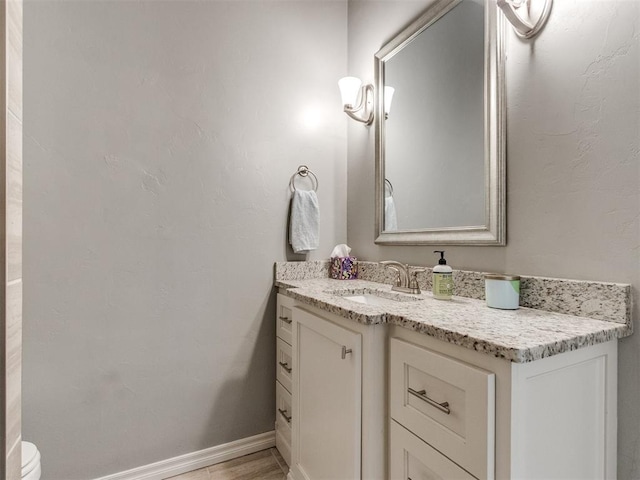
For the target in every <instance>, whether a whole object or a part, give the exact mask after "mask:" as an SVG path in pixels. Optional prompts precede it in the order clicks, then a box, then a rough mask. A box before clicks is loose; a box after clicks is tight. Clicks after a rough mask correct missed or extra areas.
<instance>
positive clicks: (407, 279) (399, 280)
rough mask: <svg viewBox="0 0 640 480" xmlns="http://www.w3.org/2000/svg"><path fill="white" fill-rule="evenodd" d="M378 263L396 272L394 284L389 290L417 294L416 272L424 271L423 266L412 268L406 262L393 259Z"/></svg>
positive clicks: (418, 288) (418, 289) (418, 291)
mask: <svg viewBox="0 0 640 480" xmlns="http://www.w3.org/2000/svg"><path fill="white" fill-rule="evenodd" d="M380 265H384V266H385V267H387V268H390V269H391V270H393V271H395V272H396V284H395V285H394V286H393V287H391V290H395V291H396V292H403V293H413V294H419V293H420V287H419V286H418V276H417V275H418V272H424V271H425V269H424V268H412V267H410V266H409V265H407V264H406V263H400V262H396V261H395V260H383V261H382V262H380Z"/></svg>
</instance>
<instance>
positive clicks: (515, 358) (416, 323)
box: [276, 278, 632, 363]
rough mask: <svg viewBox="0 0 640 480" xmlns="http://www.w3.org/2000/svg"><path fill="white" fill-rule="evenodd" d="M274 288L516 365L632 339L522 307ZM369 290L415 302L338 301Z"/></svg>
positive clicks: (314, 285)
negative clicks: (380, 294)
mask: <svg viewBox="0 0 640 480" xmlns="http://www.w3.org/2000/svg"><path fill="white" fill-rule="evenodd" d="M276 286H277V287H280V288H281V289H282V291H283V293H284V294H285V295H287V296H289V297H292V298H294V299H296V300H298V301H300V302H301V303H304V304H307V305H311V306H314V307H317V308H319V309H321V310H325V311H327V312H330V313H334V314H336V315H339V316H341V317H344V318H347V319H350V320H353V321H356V322H360V323H363V324H382V323H387V324H393V325H399V326H402V327H404V328H408V329H411V330H414V331H416V332H420V333H423V334H425V335H429V336H431V337H434V338H437V339H439V340H443V341H446V342H449V343H453V344H455V345H460V346H462V347H466V348H469V349H472V350H476V351H478V352H482V353H486V354H488V355H493V356H495V357H499V358H504V359H506V360H509V361H512V362H516V363H524V362H531V361H534V360H539V359H541V358H545V357H549V356H552V355H556V354H559V353H563V352H567V351H571V350H576V349H578V348H581V347H586V346H590V345H595V344H597V343H603V342H606V341H609V340H613V339H617V338H622V337H625V336H628V335H630V334H631V333H632V329H631V327H630V325H626V324H621V323H616V322H610V321H604V320H596V319H592V318H587V317H583V316H574V315H567V314H563V313H554V312H547V311H543V310H536V309H532V308H524V307H520V309H518V310H498V309H493V308H489V307H487V306H486V303H485V302H484V301H483V300H476V299H472V298H466V297H455V296H454V297H453V299H452V300H450V301H446V300H437V299H435V298H433V296H432V294H431V293H430V292H423V293H421V294H420V295H408V294H402V293H396V292H392V290H391V286H390V285H388V284H384V283H377V282H371V281H367V280H347V281H342V280H332V279H330V278H314V279H306V280H277V281H276ZM370 290H376V291H378V292H383V293H382V295H385V296H394V297H397V298H398V299H404V300H408V299H407V297H409V298H411V301H388V302H384V304H383V305H368V304H362V303H357V302H354V301H353V300H348V299H345V298H342V297H341V296H340V294H349V293H353V294H362V293H367V291H370ZM336 291H339V294H336V293H335V292H336Z"/></svg>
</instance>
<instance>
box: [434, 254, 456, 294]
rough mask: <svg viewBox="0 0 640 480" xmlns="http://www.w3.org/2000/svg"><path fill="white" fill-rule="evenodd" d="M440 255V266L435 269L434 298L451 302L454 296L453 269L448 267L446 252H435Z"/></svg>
mask: <svg viewBox="0 0 640 480" xmlns="http://www.w3.org/2000/svg"><path fill="white" fill-rule="evenodd" d="M433 253H439V254H440V260H439V261H438V265H436V266H435V267H433V297H434V298H437V299H439V300H451V295H453V269H452V268H451V267H450V266H449V265H447V261H446V260H445V258H444V250H434V251H433Z"/></svg>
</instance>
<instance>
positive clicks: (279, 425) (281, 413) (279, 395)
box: [276, 382, 292, 465]
mask: <svg viewBox="0 0 640 480" xmlns="http://www.w3.org/2000/svg"><path fill="white" fill-rule="evenodd" d="M291 411H292V410H291V394H290V393H289V392H288V391H287V390H286V389H285V388H284V387H283V386H282V385H281V384H280V382H276V448H277V449H278V451H279V452H280V455H282V458H284V460H285V461H286V462H287V465H291V421H292V420H291Z"/></svg>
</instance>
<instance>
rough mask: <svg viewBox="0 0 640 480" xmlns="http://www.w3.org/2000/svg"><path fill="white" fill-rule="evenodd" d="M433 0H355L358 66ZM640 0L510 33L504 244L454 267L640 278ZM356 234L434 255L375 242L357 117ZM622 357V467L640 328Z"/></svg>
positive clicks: (465, 256)
mask: <svg viewBox="0 0 640 480" xmlns="http://www.w3.org/2000/svg"><path fill="white" fill-rule="evenodd" d="M427 3H428V2H427V1H426V0H425V1H421V2H408V1H398V2H392V1H384V2H380V1H373V2H372V1H370V0H366V1H364V0H349V24H348V32H349V73H350V74H351V75H355V76H360V77H361V78H364V79H365V80H370V81H371V80H373V61H372V59H373V54H374V53H375V52H376V51H377V50H378V49H379V48H380V47H381V46H382V45H383V44H384V43H385V42H386V41H388V40H389V39H390V38H391V37H392V36H393V35H394V34H395V33H397V32H398V31H400V30H401V28H402V27H403V26H405V25H406V24H407V23H409V21H410V20H411V19H412V18H413V17H414V16H415V15H417V14H418V13H419V12H420V11H421V10H422V9H423V8H425V6H426V5H427ZM639 27H640V2H637V1H624V0H606V1H605V0H602V1H596V0H590V1H585V0H563V1H557V2H554V5H553V11H552V13H551V17H550V20H549V23H548V24H547V26H546V27H545V29H544V30H543V31H542V32H541V34H540V35H539V36H538V37H537V38H536V39H535V40H534V41H533V42H527V41H521V40H520V39H518V38H517V37H516V36H515V34H513V33H512V32H509V36H508V38H507V54H508V60H507V103H508V111H507V124H508V139H507V150H508V152H507V164H508V180H507V197H508V198H507V201H508V208H507V221H508V225H507V237H508V238H507V241H508V244H507V246H506V247H444V248H445V249H446V250H447V259H448V260H449V263H450V264H451V265H452V266H453V267H454V268H464V269H469V270H479V271H487V270H491V271H498V272H510V273H515V274H527V275H543V276H550V277H561V278H575V279H585V280H587V279H588V280H602V281H613V282H624V283H631V284H632V285H633V296H634V304H635V307H634V311H633V316H634V319H636V320H637V319H638V313H639V311H638V304H639V303H640V298H639V295H638V286H639V285H640V224H639V222H640V49H639V43H640V38H639V35H638V30H639ZM348 128H349V137H348V138H349V140H348V145H349V172H348V179H349V196H348V220H349V222H348V228H347V231H348V241H349V244H350V246H351V247H353V253H354V254H355V255H357V256H358V257H360V258H363V259H367V260H381V259H395V260H401V261H404V262H409V263H412V264H416V265H433V264H435V262H436V256H435V255H434V254H433V253H432V251H433V250H434V249H435V248H434V247H388V246H387V247H385V246H376V245H375V244H374V243H373V240H374V238H375V237H374V236H375V231H374V218H375V216H374V201H375V200H374V168H373V162H374V150H373V145H374V143H373V140H374V139H373V135H374V131H373V129H366V128H363V127H362V126H361V125H355V124H354V123H352V124H349V127H348ZM620 343H621V346H620V365H619V384H620V385H619V404H618V406H619V409H618V415H619V442H618V443H619V444H618V471H619V478H621V479H630V478H640V442H638V436H639V432H640V369H639V368H638V365H640V349H639V347H640V335H639V334H637V333H636V334H635V335H634V336H632V337H630V338H628V339H626V340H623V341H622V342H620Z"/></svg>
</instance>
